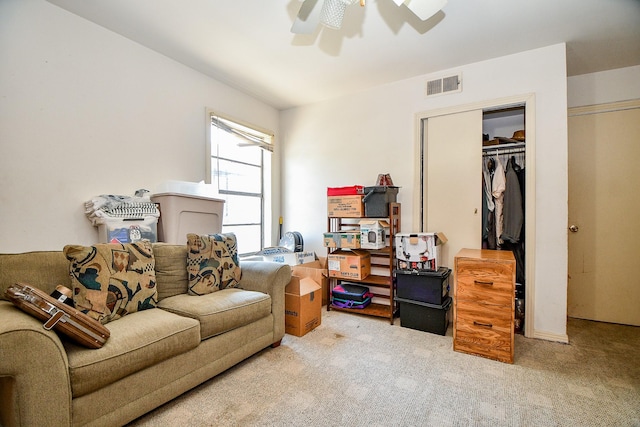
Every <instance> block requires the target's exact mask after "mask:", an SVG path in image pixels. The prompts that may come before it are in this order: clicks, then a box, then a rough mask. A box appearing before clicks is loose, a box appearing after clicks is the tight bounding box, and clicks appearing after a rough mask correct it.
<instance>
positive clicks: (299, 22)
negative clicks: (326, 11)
mask: <svg viewBox="0 0 640 427" xmlns="http://www.w3.org/2000/svg"><path fill="white" fill-rule="evenodd" d="M323 4H324V0H304V2H303V3H302V6H300V10H299V11H298V16H297V17H296V20H295V21H293V25H292V26H291V32H292V33H294V34H311V33H313V32H314V30H315V29H316V27H317V26H318V24H319V23H320V11H321V10H322V5H323Z"/></svg>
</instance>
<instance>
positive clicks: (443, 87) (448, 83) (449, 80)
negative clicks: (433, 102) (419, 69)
mask: <svg viewBox="0 0 640 427" xmlns="http://www.w3.org/2000/svg"><path fill="white" fill-rule="evenodd" d="M456 92H462V75H461V74H454V75H452V76H447V77H440V78H437V79H434V80H428V81H427V86H426V95H427V96H435V95H442V94H445V93H456Z"/></svg>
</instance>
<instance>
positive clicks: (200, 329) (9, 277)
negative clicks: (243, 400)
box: [0, 243, 291, 427]
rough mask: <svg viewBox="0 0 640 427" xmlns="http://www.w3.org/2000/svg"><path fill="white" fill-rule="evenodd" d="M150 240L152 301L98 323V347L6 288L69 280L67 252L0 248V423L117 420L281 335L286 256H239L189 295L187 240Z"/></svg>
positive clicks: (107, 422)
mask: <svg viewBox="0 0 640 427" xmlns="http://www.w3.org/2000/svg"><path fill="white" fill-rule="evenodd" d="M150 246H151V248H152V251H153V257H154V259H155V272H154V273H155V286H156V287H157V301H156V302H157V304H155V306H153V307H152V308H148V309H145V310H140V311H136V312H131V313H129V314H127V315H124V316H121V317H119V318H117V319H115V320H112V321H109V322H108V323H106V324H105V326H106V327H107V329H109V332H110V337H109V338H108V340H107V341H106V343H105V344H104V346H103V347H102V348H99V349H90V348H86V347H82V346H80V345H78V344H75V343H74V342H73V341H71V340H69V339H67V338H66V337H64V336H63V335H61V334H59V333H57V332H55V331H54V330H50V331H47V330H45V329H44V328H43V325H42V321H41V320H38V319H37V318H35V317H33V316H31V315H29V314H27V313H25V312H23V311H22V310H20V309H19V308H17V307H16V306H15V305H14V304H12V303H11V302H10V301H8V300H7V299H6V297H5V291H6V289H7V288H8V287H9V286H10V285H12V284H14V283H16V282H24V283H28V284H30V285H32V286H34V287H37V288H40V289H42V290H43V291H45V292H47V293H51V292H53V291H54V289H55V287H56V285H59V284H62V285H65V286H66V287H69V288H71V284H70V281H71V279H72V277H71V276H72V275H71V274H70V267H69V264H70V262H69V259H68V258H67V257H66V256H65V255H66V252H63V251H62V250H61V251H42V252H28V253H20V254H0V425H2V426H4V427H10V426H56V427H58V426H80V425H89V426H117V425H124V424H126V423H128V422H130V421H132V420H134V419H136V418H138V417H140V416H141V415H143V414H145V413H147V412H149V411H151V410H152V409H154V408H157V407H158V406H160V405H162V404H164V403H166V402H168V401H170V400H171V399H173V398H175V397H177V396H179V395H180V394H182V393H184V392H185V391H187V390H189V389H191V388H193V387H195V386H197V385H199V384H201V383H203V382H205V381H207V380H209V379H211V378H212V377H214V376H216V375H217V374H219V373H221V372H223V371H225V370H226V369H229V368H230V367H232V366H234V365H236V364H237V363H239V362H241V361H242V360H244V359H246V358H248V357H250V356H252V355H254V354H256V353H258V352H260V351H262V350H264V349H267V348H268V347H277V346H278V345H279V344H280V342H281V339H282V338H283V336H284V333H285V332H284V330H285V321H284V313H285V310H284V289H285V286H286V285H287V284H288V283H289V281H290V278H291V268H290V267H289V266H288V265H284V264H278V263H271V262H261V261H246V262H245V261H243V262H242V263H241V264H240V265H239V267H240V269H241V276H240V280H239V283H238V284H237V286H236V287H229V288H225V289H221V290H217V291H216V292H211V293H207V294H203V295H199V296H194V295H191V294H189V292H188V287H189V278H188V274H187V269H186V268H185V265H186V260H187V256H188V250H189V249H188V245H172V244H165V243H153V244H150ZM65 250H66V248H65ZM211 404H212V405H215V402H211Z"/></svg>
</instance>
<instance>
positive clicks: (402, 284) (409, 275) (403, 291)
mask: <svg viewBox="0 0 640 427" xmlns="http://www.w3.org/2000/svg"><path fill="white" fill-rule="evenodd" d="M395 273H396V294H397V295H398V298H404V299H409V300H414V301H420V302H427V303H429V304H442V303H443V302H444V300H445V298H446V297H447V295H448V294H449V278H450V276H451V269H450V268H447V267H440V268H438V271H423V270H420V271H416V270H395Z"/></svg>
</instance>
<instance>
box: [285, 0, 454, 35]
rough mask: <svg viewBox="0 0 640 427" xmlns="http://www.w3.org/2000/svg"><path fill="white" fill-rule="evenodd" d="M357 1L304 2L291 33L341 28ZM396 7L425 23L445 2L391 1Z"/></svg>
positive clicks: (315, 0) (363, 3) (443, 0)
mask: <svg viewBox="0 0 640 427" xmlns="http://www.w3.org/2000/svg"><path fill="white" fill-rule="evenodd" d="M357 1H358V0H304V1H303V3H302V6H300V10H299V11H298V16H297V17H296V20H295V21H294V22H293V26H292V27H291V32H292V33H295V34H310V33H312V32H313V31H314V30H315V29H316V27H317V26H318V24H322V25H324V26H326V27H329V28H333V29H338V28H340V27H341V26H342V20H343V18H344V13H345V11H346V9H347V6H351V5H352V4H354V3H357ZM392 1H393V2H394V3H395V4H396V5H397V6H401V5H404V6H405V7H407V8H408V9H409V10H410V11H411V12H413V13H414V14H415V15H416V16H417V17H418V18H420V19H421V20H422V21H426V20H427V19H429V18H431V17H432V16H433V15H435V14H436V13H437V12H438V11H439V10H440V9H442V8H443V7H444V5H446V4H447V0H392ZM364 5H365V0H360V6H364Z"/></svg>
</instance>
